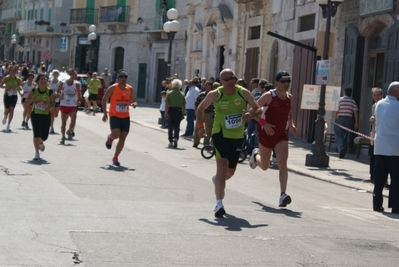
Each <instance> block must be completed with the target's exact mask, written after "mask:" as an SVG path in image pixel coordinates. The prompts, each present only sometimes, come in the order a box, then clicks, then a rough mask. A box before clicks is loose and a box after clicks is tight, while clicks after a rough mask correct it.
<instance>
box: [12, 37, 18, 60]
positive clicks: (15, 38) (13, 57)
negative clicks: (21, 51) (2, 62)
mask: <svg viewBox="0 0 399 267" xmlns="http://www.w3.org/2000/svg"><path fill="white" fill-rule="evenodd" d="M16 43H17V35H15V34H13V35H11V44H12V60H15V45H16Z"/></svg>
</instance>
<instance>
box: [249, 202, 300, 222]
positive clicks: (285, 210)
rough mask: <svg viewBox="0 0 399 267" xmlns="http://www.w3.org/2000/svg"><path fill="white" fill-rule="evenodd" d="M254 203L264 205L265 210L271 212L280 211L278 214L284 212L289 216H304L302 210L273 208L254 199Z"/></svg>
mask: <svg viewBox="0 0 399 267" xmlns="http://www.w3.org/2000/svg"><path fill="white" fill-rule="evenodd" d="M252 203H254V204H257V205H259V206H261V207H262V210H263V211H266V212H269V213H278V214H284V215H285V216H288V217H293V218H301V217H302V212H297V211H292V210H288V209H286V208H283V209H281V208H278V209H276V208H272V207H269V206H266V205H263V204H262V203H260V202H256V201H252Z"/></svg>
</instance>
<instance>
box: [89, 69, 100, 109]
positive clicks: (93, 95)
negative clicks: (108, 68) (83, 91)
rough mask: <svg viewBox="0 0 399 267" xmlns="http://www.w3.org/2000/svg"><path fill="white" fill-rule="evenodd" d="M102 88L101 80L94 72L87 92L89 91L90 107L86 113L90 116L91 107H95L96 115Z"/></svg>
mask: <svg viewBox="0 0 399 267" xmlns="http://www.w3.org/2000/svg"><path fill="white" fill-rule="evenodd" d="M101 88H102V84H101V81H100V79H98V78H97V72H93V75H92V78H91V80H90V83H89V84H88V85H87V90H89V98H88V100H89V107H88V111H86V113H87V114H90V106H91V105H92V106H93V116H95V115H96V112H97V96H98V90H100V89H101Z"/></svg>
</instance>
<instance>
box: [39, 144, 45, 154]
mask: <svg viewBox="0 0 399 267" xmlns="http://www.w3.org/2000/svg"><path fill="white" fill-rule="evenodd" d="M45 148H46V147H45V146H44V144H43V143H41V144H40V145H39V150H40V151H41V152H43V151H44V149H45Z"/></svg>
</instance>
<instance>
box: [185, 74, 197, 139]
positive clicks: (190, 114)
mask: <svg viewBox="0 0 399 267" xmlns="http://www.w3.org/2000/svg"><path fill="white" fill-rule="evenodd" d="M188 86H189V89H188V92H187V95H186V115H187V118H186V120H187V126H186V132H185V133H184V134H182V137H187V136H191V135H193V133H194V117H195V100H197V97H198V95H199V89H198V88H197V87H196V86H195V84H194V81H192V80H191V81H189V83H188Z"/></svg>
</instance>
